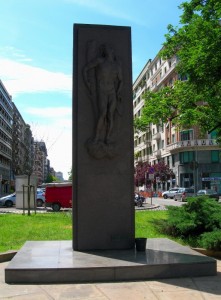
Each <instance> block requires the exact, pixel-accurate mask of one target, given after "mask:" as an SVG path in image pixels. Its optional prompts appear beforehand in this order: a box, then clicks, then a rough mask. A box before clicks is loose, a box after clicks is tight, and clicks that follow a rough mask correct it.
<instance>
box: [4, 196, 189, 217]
mask: <svg viewBox="0 0 221 300" xmlns="http://www.w3.org/2000/svg"><path fill="white" fill-rule="evenodd" d="M145 203H146V204H152V205H158V206H160V207H158V209H165V208H166V206H167V205H174V206H181V205H183V204H184V202H178V201H174V200H172V199H163V198H156V197H154V198H152V202H151V199H150V198H146V201H145ZM145 203H144V208H145ZM146 207H147V205H146ZM148 207H149V205H148ZM49 211H50V212H51V211H52V210H51V209H50V208H47V209H46V208H44V207H38V208H37V213H45V212H49ZM61 211H63V210H61ZM10 212H11V213H12V212H13V213H21V214H22V213H23V210H22V209H16V207H0V213H10ZM25 213H26V214H27V210H26V211H25ZM32 213H33V211H32Z"/></svg>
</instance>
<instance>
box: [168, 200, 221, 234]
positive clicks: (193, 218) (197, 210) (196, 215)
mask: <svg viewBox="0 0 221 300" xmlns="http://www.w3.org/2000/svg"><path fill="white" fill-rule="evenodd" d="M217 229H221V205H220V204H219V203H218V202H216V201H215V200H214V199H211V198H207V197H204V196H203V197H192V198H189V199H188V201H187V203H186V204H185V205H183V206H181V207H174V206H169V207H168V220H167V222H166V225H165V228H164V232H166V233H167V234H171V235H172V236H180V237H182V238H188V239H191V238H192V237H196V238H198V237H199V235H201V234H202V233H204V232H210V231H214V230H217Z"/></svg>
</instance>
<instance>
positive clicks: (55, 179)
mask: <svg viewBox="0 0 221 300" xmlns="http://www.w3.org/2000/svg"><path fill="white" fill-rule="evenodd" d="M55 181H57V178H56V177H55V176H53V175H52V174H48V176H47V178H46V180H45V182H46V183H51V182H55Z"/></svg>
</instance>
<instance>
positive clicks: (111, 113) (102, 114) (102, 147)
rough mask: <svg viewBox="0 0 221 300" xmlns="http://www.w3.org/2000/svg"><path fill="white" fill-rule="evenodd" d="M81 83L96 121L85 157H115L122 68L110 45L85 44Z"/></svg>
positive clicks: (92, 42)
mask: <svg viewBox="0 0 221 300" xmlns="http://www.w3.org/2000/svg"><path fill="white" fill-rule="evenodd" d="M83 79H84V83H85V85H86V87H87V90H88V92H89V97H90V100H91V102H92V108H93V113H94V117H95V129H94V136H93V137H91V138H90V139H89V140H88V141H87V144H86V146H87V150H88V153H89V154H90V155H91V156H93V157H94V158H96V159H100V158H104V157H107V158H113V157H115V156H116V155H117V143H116V140H115V139H116V133H117V124H116V123H117V118H119V117H120V116H122V110H123V109H122V98H121V91H122V85H123V78H122V68H121V62H120V60H119V58H117V57H116V55H115V53H114V50H113V48H112V46H111V45H109V44H107V43H105V44H102V45H98V44H97V42H96V41H94V40H92V41H89V42H88V44H87V64H86V65H85V66H84V68H83Z"/></svg>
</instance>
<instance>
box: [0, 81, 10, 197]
mask: <svg viewBox="0 0 221 300" xmlns="http://www.w3.org/2000/svg"><path fill="white" fill-rule="evenodd" d="M12 118H13V105H12V100H11V96H10V95H9V93H8V92H7V90H6V88H5V86H4V85H3V83H2V81H1V80H0V196H2V195H4V194H7V193H8V192H9V191H10V181H11V162H12V146H11V144H12Z"/></svg>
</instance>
